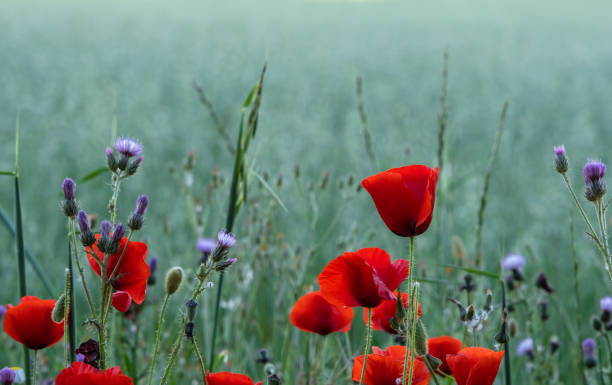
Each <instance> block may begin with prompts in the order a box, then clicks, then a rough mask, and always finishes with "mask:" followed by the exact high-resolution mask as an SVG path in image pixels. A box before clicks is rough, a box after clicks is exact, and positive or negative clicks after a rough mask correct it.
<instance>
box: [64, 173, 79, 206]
mask: <svg viewBox="0 0 612 385" xmlns="http://www.w3.org/2000/svg"><path fill="white" fill-rule="evenodd" d="M62 191H63V192H64V199H65V200H67V201H70V200H74V199H75V197H76V183H74V181H73V180H72V179H70V178H66V179H64V181H63V182H62Z"/></svg>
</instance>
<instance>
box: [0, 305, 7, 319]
mask: <svg viewBox="0 0 612 385" xmlns="http://www.w3.org/2000/svg"><path fill="white" fill-rule="evenodd" d="M5 314H6V306H4V305H0V320H1V319H2V318H4V315H5Z"/></svg>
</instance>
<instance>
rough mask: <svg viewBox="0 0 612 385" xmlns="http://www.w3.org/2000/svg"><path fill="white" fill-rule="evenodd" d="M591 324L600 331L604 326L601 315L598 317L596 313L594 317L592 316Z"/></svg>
mask: <svg viewBox="0 0 612 385" xmlns="http://www.w3.org/2000/svg"><path fill="white" fill-rule="evenodd" d="M591 324H592V325H593V329H595V330H596V331H598V332H599V331H601V328H602V326H603V325H602V323H601V320H600V319H599V317H597V316H595V315H594V316H593V317H591Z"/></svg>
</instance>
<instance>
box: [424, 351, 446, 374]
mask: <svg viewBox="0 0 612 385" xmlns="http://www.w3.org/2000/svg"><path fill="white" fill-rule="evenodd" d="M425 360H427V362H428V363H429V366H431V368H432V369H433V370H434V371H435V370H436V369H438V368H439V367H440V366H442V360H440V359H439V358H436V357H434V356H432V355H431V354H429V353H427V354H426V355H425Z"/></svg>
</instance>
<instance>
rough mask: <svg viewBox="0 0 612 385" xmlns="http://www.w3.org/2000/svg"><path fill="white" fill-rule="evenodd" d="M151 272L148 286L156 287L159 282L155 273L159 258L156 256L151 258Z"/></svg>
mask: <svg viewBox="0 0 612 385" xmlns="http://www.w3.org/2000/svg"><path fill="white" fill-rule="evenodd" d="M149 271H150V272H151V274H150V275H149V279H148V280H147V284H148V285H155V282H156V281H157V279H156V277H155V272H156V271H157V257H156V256H151V258H149Z"/></svg>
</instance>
